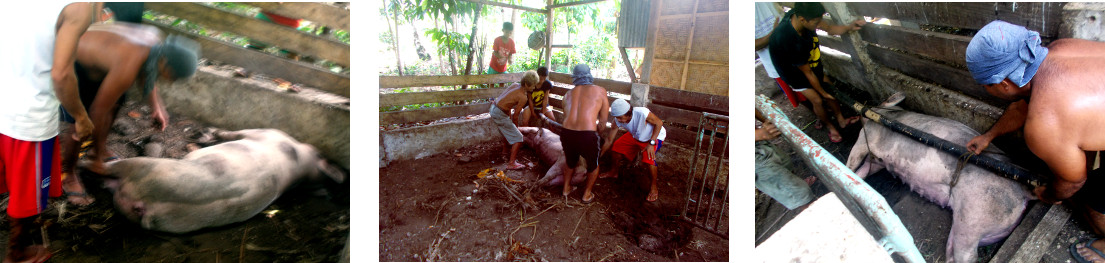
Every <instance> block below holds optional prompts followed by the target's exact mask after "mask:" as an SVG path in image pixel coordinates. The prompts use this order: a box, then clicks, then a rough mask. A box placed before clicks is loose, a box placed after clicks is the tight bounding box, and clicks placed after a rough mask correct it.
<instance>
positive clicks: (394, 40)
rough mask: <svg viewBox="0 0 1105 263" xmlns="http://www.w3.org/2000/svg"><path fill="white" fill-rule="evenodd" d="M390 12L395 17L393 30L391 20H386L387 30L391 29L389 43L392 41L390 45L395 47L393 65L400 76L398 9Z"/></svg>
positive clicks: (401, 67) (401, 61) (401, 74)
mask: <svg viewBox="0 0 1105 263" xmlns="http://www.w3.org/2000/svg"><path fill="white" fill-rule="evenodd" d="M385 4H386V3H385ZM391 13H392V15H393V16H392V17H393V18H394V19H395V20H394V21H395V30H394V31H392V25H391V22H390V21H389V22H388V31H392V32H391V43H392V47H393V48H394V49H395V65H396V66H397V67H399V68H397V69H396V71H398V72H399V76H400V77H402V76H403V60H402V59H401V58H399V11H398V10H391ZM384 20H387V18H386V17H385V18H384Z"/></svg>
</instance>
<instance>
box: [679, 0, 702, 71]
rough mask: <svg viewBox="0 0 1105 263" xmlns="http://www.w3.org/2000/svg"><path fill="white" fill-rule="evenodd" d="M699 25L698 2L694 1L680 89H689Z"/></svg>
mask: <svg viewBox="0 0 1105 263" xmlns="http://www.w3.org/2000/svg"><path fill="white" fill-rule="evenodd" d="M695 24H698V0H694V9H692V11H691V29H690V33H689V34H687V53H686V54H684V55H683V79H682V80H680V81H679V89H681V90H685V89H687V76H688V75H690V74H691V73H690V72H689V71H688V70H687V68H688V67H690V66H691V64H690V61H691V47H694V26H695Z"/></svg>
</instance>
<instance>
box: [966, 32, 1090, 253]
mask: <svg viewBox="0 0 1105 263" xmlns="http://www.w3.org/2000/svg"><path fill="white" fill-rule="evenodd" d="M966 61H967V68H968V69H970V71H971V75H972V76H973V77H974V79H975V81H977V82H978V83H979V84H982V85H983V86H985V88H986V91H987V92H989V93H990V94H992V95H994V96H995V97H999V98H1002V99H1005V100H1015V101H1016V102H1014V103H1012V104H1010V106H1009V107H1008V108H1007V109H1006V110H1005V113H1004V114H1003V115H1002V116H1001V118H999V119H998V121H997V123H995V124H994V126H993V127H992V128H990V130H989V131H987V132H986V133H984V134H982V135H979V136H977V137H975V138H973V139H971V141H970V142H968V146H967V147H968V149H970V150H972V151H974V152H975V153H980V152H982V150H983V149H985V148H986V147H987V146H988V145H989V143H990V141H991V140H992V139H993V138H994V137H996V136H1000V135H1002V134H1005V133H1009V132H1013V131H1016V130H1018V129H1020V128H1022V127H1023V128H1024V140H1025V144H1027V145H1028V148H1029V149H1031V150H1032V153H1034V154H1036V156H1038V157H1040V159H1042V160H1043V161H1044V162H1046V163H1047V166H1048V167H1049V168H1050V169H1051V171H1052V173H1053V174H1054V178H1053V179H1052V180H1051V182H1050V183H1049V184H1048V185H1046V186H1040V187H1037V188H1036V189H1035V190H1034V193H1035V194H1036V196H1037V197H1039V198H1040V200H1042V201H1044V202H1047V203H1057V202H1059V201H1062V200H1065V199H1068V198H1071V199H1072V201H1074V202H1076V203H1078V205H1076V207H1081V208H1085V212H1086V214H1087V215H1088V216H1087V218H1089V219H1091V220H1090V223H1091V225H1092V226H1093V228H1094V231H1095V232H1097V234H1098V235H1101V234H1105V232H1103V231H1105V214H1103V213H1105V196H1102V194H1103V193H1105V191H1103V190H1105V182H1103V180H1102V179H1105V178H1099V176H1094V177H1093V178H1091V177H1089V176H1087V172H1088V171H1089V170H1091V169H1092V168H1094V167H1088V165H1092V164H1093V163H1094V162H1093V160H1094V158H1095V157H1096V155H1097V154H1096V153H1094V152H1096V151H1102V150H1105V133H1103V132H1101V128H1102V127H1105V117H1103V116H1102V115H1101V112H1103V111H1105V103H1102V102H1103V101H1105V82H1102V76H1105V43H1102V42H1097V41H1089V40H1082V39H1059V40H1055V41H1054V42H1052V43H1051V44H1050V45H1048V46H1047V47H1044V46H1043V45H1042V41H1041V39H1040V34H1039V33H1037V32H1035V31H1031V30H1028V29H1026V28H1024V27H1022V26H1018V25H1014V24H1010V23H1007V22H1005V21H993V22H990V24H987V25H986V26H985V27H983V28H982V29H980V30H979V31H978V33H977V34H975V36H974V38H972V39H971V43H970V44H969V45H967V56H966ZM1087 153H1089V154H1087ZM1087 160H1089V161H1087ZM1080 190H1083V191H1080ZM1076 193H1077V194H1076ZM1072 197H1073V198H1072ZM1091 244H1092V246H1091ZM1102 250H1105V241H1098V240H1097V239H1088V240H1083V241H1082V242H1078V243H1075V244H1072V245H1071V246H1070V251H1071V254H1072V256H1074V258H1075V259H1076V260H1077V261H1078V262H1090V261H1094V262H1101V261H1105V253H1102V252H1101V251H1102Z"/></svg>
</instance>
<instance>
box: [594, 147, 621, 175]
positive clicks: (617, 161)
mask: <svg viewBox="0 0 1105 263" xmlns="http://www.w3.org/2000/svg"><path fill="white" fill-rule="evenodd" d="M624 156H625V155H622V154H621V153H619V152H614V156H613V157H612V158H611V159H614V163H613V164H612V165H611V166H610V171H606V172H605V173H603V174H601V175H599V178H618V167H621V160H622V159H625V157H624Z"/></svg>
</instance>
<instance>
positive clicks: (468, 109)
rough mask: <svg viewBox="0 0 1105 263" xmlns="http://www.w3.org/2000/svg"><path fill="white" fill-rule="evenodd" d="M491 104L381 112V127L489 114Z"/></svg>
mask: <svg viewBox="0 0 1105 263" xmlns="http://www.w3.org/2000/svg"><path fill="white" fill-rule="evenodd" d="M490 108H491V103H480V104H470V105H459V106H446V107H438V108H430V109H420V110H407V111H395V112H381V113H380V125H387V124H400V123H410V122H419V121H434V120H440V119H444V118H449V117H459V116H467V115H475V114H483V113H487V112H488V110H489V109H490Z"/></svg>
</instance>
